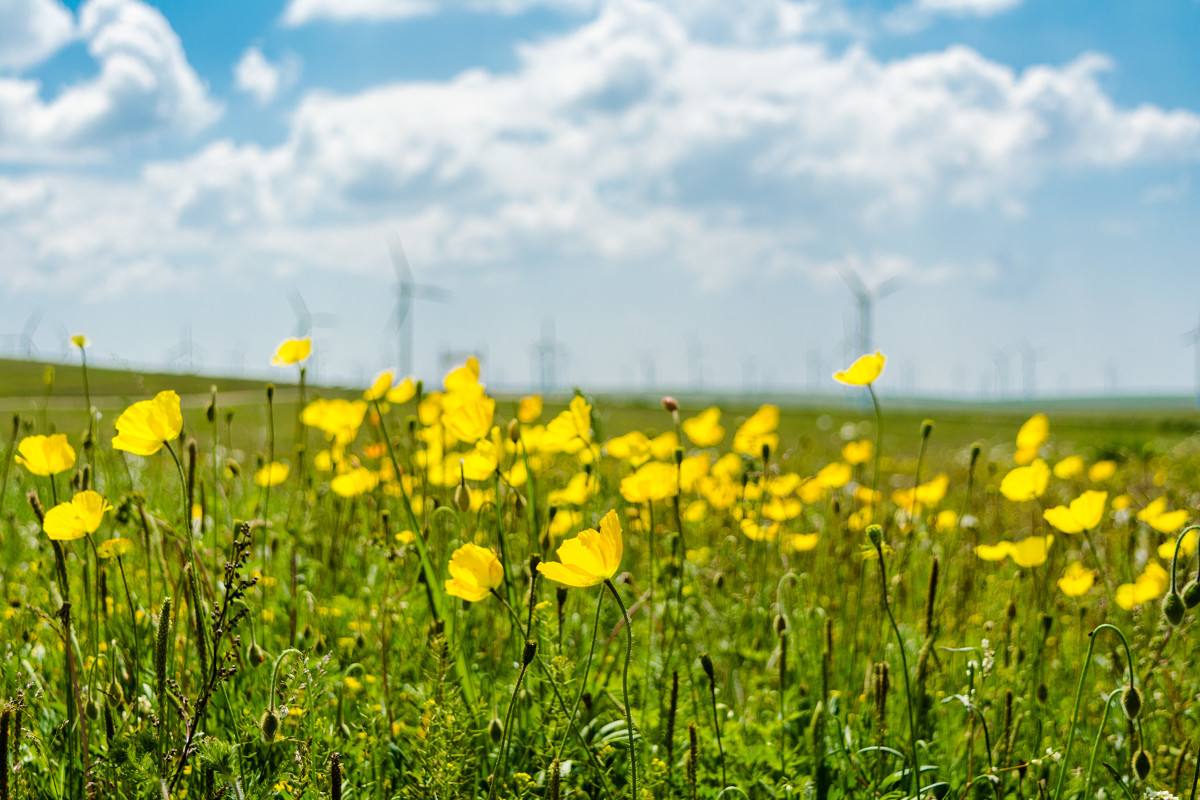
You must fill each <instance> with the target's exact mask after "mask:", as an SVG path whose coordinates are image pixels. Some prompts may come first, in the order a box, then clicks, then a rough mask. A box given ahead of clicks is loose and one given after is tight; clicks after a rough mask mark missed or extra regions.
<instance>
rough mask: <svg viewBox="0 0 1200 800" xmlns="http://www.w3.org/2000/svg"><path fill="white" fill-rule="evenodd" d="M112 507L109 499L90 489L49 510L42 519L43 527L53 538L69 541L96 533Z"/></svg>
mask: <svg viewBox="0 0 1200 800" xmlns="http://www.w3.org/2000/svg"><path fill="white" fill-rule="evenodd" d="M111 509H112V506H111V505H109V503H108V501H107V500H105V499H104V498H103V497H102V496H101V495H100V494H99V493H98V492H93V491H91V490H90V489H89V490H86V491H83V492H79V493H78V494H76V495H75V496H74V497H72V498H71V499H70V500H69V501H67V502H65V503H59V504H58V505H56V506H55V507H54V508H52V509H50V510H49V511H47V512H46V517H45V519H43V520H42V529H43V530H45V531H46V535H47V536H49V537H50V538H51V539H55V540H57V541H60V542H69V541H71V540H72V539H78V538H80V537H82V536H84V535H86V534H89V533H95V532H96V530H97V529H98V528H99V527H100V523H101V522H103V521H104V514H105V512H107V511H109V510H111Z"/></svg>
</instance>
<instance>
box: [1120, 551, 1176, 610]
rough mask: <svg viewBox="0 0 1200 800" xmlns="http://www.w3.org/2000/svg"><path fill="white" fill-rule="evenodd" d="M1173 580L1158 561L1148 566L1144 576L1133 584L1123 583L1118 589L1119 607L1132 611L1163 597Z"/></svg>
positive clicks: (1140, 576) (1139, 576) (1143, 572)
mask: <svg viewBox="0 0 1200 800" xmlns="http://www.w3.org/2000/svg"><path fill="white" fill-rule="evenodd" d="M1170 582H1171V579H1170V577H1169V576H1168V575H1167V571H1166V570H1165V569H1163V568H1162V566H1161V565H1160V564H1159V563H1158V562H1157V561H1151V562H1149V563H1148V564H1146V568H1145V569H1144V570H1142V574H1141V575H1138V576H1137V579H1136V580H1135V581H1134V582H1133V583H1122V584H1121V585H1120V586H1118V587H1117V596H1116V601H1117V605H1119V606H1120V607H1121V608H1123V609H1125V610H1126V611H1130V610H1132V609H1134V608H1136V607H1137V606H1140V605H1142V604H1143V603H1148V602H1150V601H1151V600H1157V599H1158V598H1160V597H1162V596H1163V595H1164V594H1165V593H1166V591H1167V586H1168V585H1169V584H1170Z"/></svg>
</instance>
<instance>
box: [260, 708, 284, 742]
mask: <svg viewBox="0 0 1200 800" xmlns="http://www.w3.org/2000/svg"><path fill="white" fill-rule="evenodd" d="M258 729H259V730H260V731H261V732H262V737H263V741H264V742H266V743H267V744H270V743H271V742H273V741H275V734H276V733H278V732H279V717H278V715H276V714H275V712H274V711H273V710H271V709H267V710H266V711H264V712H263V715H262V719H260V720H259V721H258Z"/></svg>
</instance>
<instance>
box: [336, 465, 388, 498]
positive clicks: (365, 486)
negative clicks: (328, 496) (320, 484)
mask: <svg viewBox="0 0 1200 800" xmlns="http://www.w3.org/2000/svg"><path fill="white" fill-rule="evenodd" d="M378 483H379V476H377V475H376V474H375V473H374V472H372V471H371V470H369V469H367V468H366V467H356V468H354V469H352V470H350V471H349V472H343V473H342V474H341V475H338V476H337V477H335V478H334V479H333V480H332V481H330V482H329V488H330V489H332V490H333V492H334V494H336V495H338V496H339V497H357V496H358V495H360V494H363V493H364V492H369V491H371V490H372V489H374V488H375V486H376V485H377V484H378Z"/></svg>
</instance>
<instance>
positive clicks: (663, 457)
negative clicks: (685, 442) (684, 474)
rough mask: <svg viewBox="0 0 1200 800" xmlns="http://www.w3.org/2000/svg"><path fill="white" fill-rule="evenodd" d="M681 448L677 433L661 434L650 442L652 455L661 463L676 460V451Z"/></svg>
mask: <svg viewBox="0 0 1200 800" xmlns="http://www.w3.org/2000/svg"><path fill="white" fill-rule="evenodd" d="M678 447H679V437H678V436H676V435H675V431H667V432H666V433H660V434H659V435H658V436H655V437H654V438H653V439H651V440H650V455H652V456H654V457H655V458H657V459H658V460H659V461H670V460H671V459H673V458H675V450H676V449H678Z"/></svg>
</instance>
